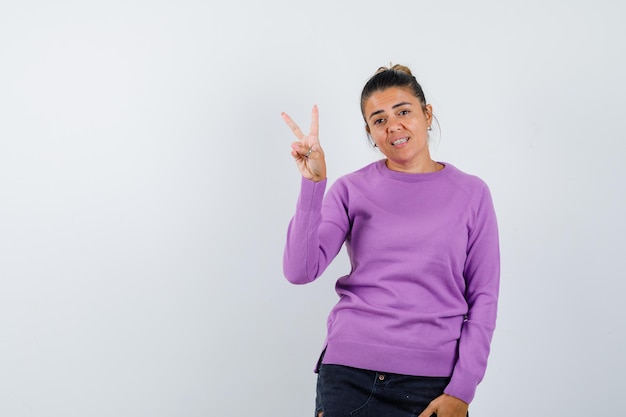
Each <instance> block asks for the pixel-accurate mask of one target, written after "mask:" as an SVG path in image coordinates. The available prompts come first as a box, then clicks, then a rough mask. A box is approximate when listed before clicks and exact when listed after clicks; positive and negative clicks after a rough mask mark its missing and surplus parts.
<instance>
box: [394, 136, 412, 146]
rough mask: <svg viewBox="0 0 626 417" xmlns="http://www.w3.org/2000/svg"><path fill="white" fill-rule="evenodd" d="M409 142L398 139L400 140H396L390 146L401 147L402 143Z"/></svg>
mask: <svg viewBox="0 0 626 417" xmlns="http://www.w3.org/2000/svg"><path fill="white" fill-rule="evenodd" d="M408 141H409V138H400V139H396V140H394V141H393V142H391V145H392V146H398V145H402V144H403V143H407V142H408Z"/></svg>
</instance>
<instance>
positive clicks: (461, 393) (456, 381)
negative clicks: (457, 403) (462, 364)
mask: <svg viewBox="0 0 626 417" xmlns="http://www.w3.org/2000/svg"><path fill="white" fill-rule="evenodd" d="M479 382H480V381H476V382H474V381H472V380H471V378H466V379H465V380H463V379H462V378H455V377H454V374H453V375H452V379H451V380H450V383H449V384H448V386H447V387H446V389H444V390H443V392H444V393H445V394H448V395H451V396H453V397H456V398H458V399H459V400H462V401H465V402H466V403H467V404H469V403H471V402H472V400H473V399H474V395H475V394H476V388H477V387H478V383H479Z"/></svg>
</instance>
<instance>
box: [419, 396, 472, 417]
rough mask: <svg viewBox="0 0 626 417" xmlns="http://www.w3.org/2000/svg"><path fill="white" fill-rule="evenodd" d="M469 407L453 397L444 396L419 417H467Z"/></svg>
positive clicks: (432, 403) (436, 399) (431, 404)
mask: <svg viewBox="0 0 626 417" xmlns="http://www.w3.org/2000/svg"><path fill="white" fill-rule="evenodd" d="M468 408H469V405H468V404H467V403H466V402H465V401H462V400H459V399H458V398H456V397H453V396H452V395H448V394H443V395H441V396H439V397H437V398H435V399H434V400H432V401H431V402H430V404H428V407H426V409H425V410H424V411H423V412H422V414H420V415H419V416H418V417H431V416H432V415H433V414H436V415H437V417H465V416H467V409H468Z"/></svg>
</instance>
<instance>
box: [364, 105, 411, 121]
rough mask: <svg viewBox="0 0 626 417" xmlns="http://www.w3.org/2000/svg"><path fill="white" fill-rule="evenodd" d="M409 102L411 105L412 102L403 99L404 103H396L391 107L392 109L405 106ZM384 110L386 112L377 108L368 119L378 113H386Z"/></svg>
mask: <svg viewBox="0 0 626 417" xmlns="http://www.w3.org/2000/svg"><path fill="white" fill-rule="evenodd" d="M407 104H408V105H409V106H410V105H411V103H409V102H408V101H403V102H402V103H398V104H394V105H393V106H391V108H392V109H395V108H397V107H401V106H405V105H407ZM384 112H385V111H384V110H376V111H373V112H372V114H370V117H369V118H368V120H369V119H371V118H372V117H373V116H376V115H377V114H380V113H384Z"/></svg>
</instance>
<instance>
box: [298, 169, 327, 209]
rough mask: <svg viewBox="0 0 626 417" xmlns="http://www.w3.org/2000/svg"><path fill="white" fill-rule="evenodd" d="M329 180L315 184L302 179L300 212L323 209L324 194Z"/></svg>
mask: <svg viewBox="0 0 626 417" xmlns="http://www.w3.org/2000/svg"><path fill="white" fill-rule="evenodd" d="M327 181H328V179H326V178H325V179H323V180H321V181H318V182H315V181H311V180H309V179H306V178H304V177H302V180H301V182H300V197H298V210H304V211H312V210H320V209H321V208H322V201H323V199H324V192H325V191H326V183H327Z"/></svg>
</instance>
